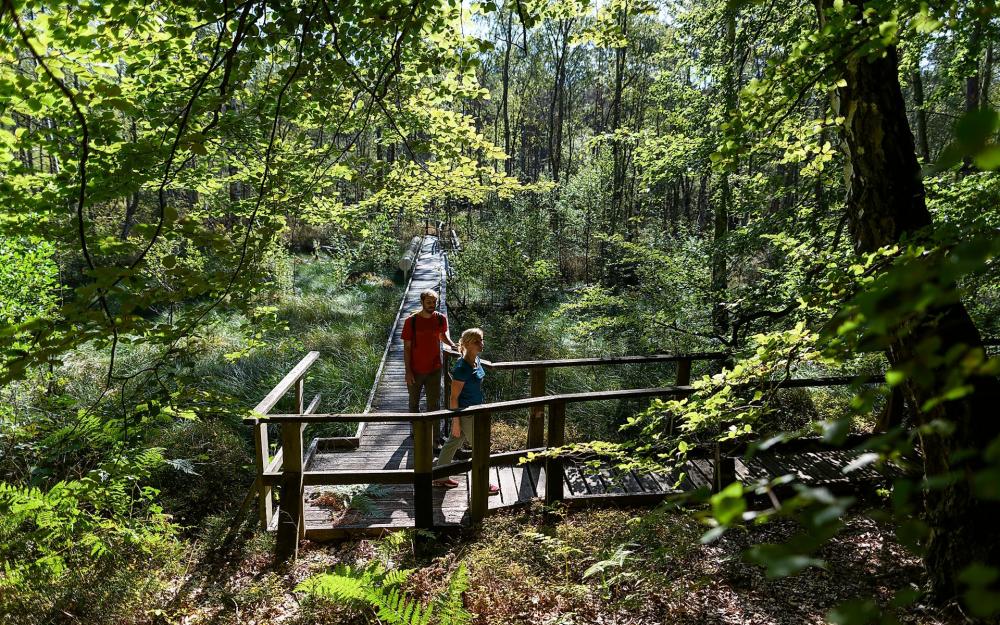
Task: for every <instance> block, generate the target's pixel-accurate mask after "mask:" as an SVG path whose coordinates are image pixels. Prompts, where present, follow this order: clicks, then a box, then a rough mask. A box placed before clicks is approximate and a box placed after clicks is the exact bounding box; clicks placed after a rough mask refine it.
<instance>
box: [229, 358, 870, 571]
mask: <svg viewBox="0 0 1000 625" xmlns="http://www.w3.org/2000/svg"><path fill="white" fill-rule="evenodd" d="M310 356H312V354H310ZM309 358H310V357H307V358H306V359H303V362H307V361H308V364H312V362H314V361H315V357H313V358H312V359H311V360H310V359H309ZM301 364H302V363H300V365H301ZM307 369H308V365H305V366H304V367H301V368H300V367H298V366H297V367H296V370H293V373H295V374H296V375H298V376H299V377H298V378H296V379H294V380H291V381H290V382H289V379H291V378H292V373H290V374H289V376H286V380H282V383H281V384H279V387H276V391H277V389H278V388H280V387H281V386H282V385H284V386H285V388H286V390H287V389H288V388H291V386H292V385H293V384H295V383H296V381H297V380H298V379H301V376H302V375H304V374H305V371H306V370H307ZM299 374H301V375H299ZM286 382H288V383H287V384H286ZM858 382H866V380H864V379H858V378H855V377H827V378H809V379H792V380H783V381H775V382H772V383H771V384H773V386H775V387H777V388H806V387H823V386H843V385H848V384H854V383H858ZM871 382H878V380H871ZM759 386H760V384H755V385H750V384H746V385H741V387H746V388H754V387H759ZM297 388H301V384H298V385H297ZM696 390H697V389H695V388H694V387H692V386H690V385H685V386H668V387H659V388H642V389H625V390H616V391H595V392H588V393H565V394H560V395H546V396H540V397H528V398H524V399H517V400H512V401H504V402H493V403H490V404H481V405H478V406H471V407H468V408H463V409H460V410H435V411H433V412H423V413H393V412H371V413H357V414H354V413H347V414H324V413H318V414H306V413H304V412H303V413H300V414H275V415H261V416H258V417H252V418H247V419H244V422H245V423H247V424H249V425H252V426H253V427H254V429H255V431H257V432H260V431H263V432H265V435H266V429H264V428H266V426H267V424H268V423H277V424H280V426H281V433H282V443H283V444H282V459H281V464H280V470H279V467H278V466H276V465H277V463H276V462H274V461H269V462H264V463H263V465H260V466H262V467H263V469H262V470H260V472H259V474H258V482H259V486H260V488H261V493H262V495H263V493H264V492H265V491H264V489H267V496H266V497H264V496H262V499H264V500H265V501H266V502H267V503H268V506H270V489H271V487H272V486H274V485H279V484H280V487H281V504H282V505H281V508H280V512H279V520H278V540H277V554H278V557H279V558H281V559H288V558H294V557H295V555H296V552H297V548H298V539H299V538H300V537H301V536H302V535H303V533H304V530H305V523H304V519H303V511H304V498H303V495H304V487H305V486H306V485H330V484H407V483H410V484H413V489H414V493H413V494H414V524H415V525H416V527H418V528H432V527H433V526H434V516H433V493H432V485H431V482H432V480H433V479H435V478H438V477H444V476H446V475H455V474H458V473H463V472H465V471H471V476H470V486H471V488H470V495H471V496H470V503H469V517H470V520H471V521H472V522H474V523H475V522H479V521H480V520H482V519H483V517H485V515H486V511H487V508H488V501H489V469H490V467H491V466H493V465H496V464H502V463H510V462H514V461H517V460H519V459H520V458H524V457H527V456H528V454H529V453H531V452H534V453H539V452H543V451H545V450H547V449H551V448H558V447H562V446H563V445H564V444H565V442H566V406H567V405H568V404H575V403H583V402H591V401H608V400H620V399H637V398H645V397H685V396H689V395H691V394H693V393H694V392H695V391H696ZM272 393H274V392H272ZM270 396H271V394H269V397H270ZM276 402H277V399H275V400H274V401H273V402H272V403H271V405H272V406H273V405H274V403H276ZM263 403H264V402H262V404H263ZM314 403H315V402H314ZM536 407H538V408H541V409H542V410H543V411H544V409H545V408H546V407H547V408H548V428H547V430H548V436H547V438H548V444H547V445H544V446H537V447H535V448H533V449H525V450H518V451H515V452H508V453H505V454H498V455H497V456H491V454H490V438H491V436H490V434H491V426H492V415H493V413H496V412H507V411H512V410H524V409H525V408H536ZM458 415H472V416H474V417H475V418H474V429H473V433H472V459H471V460H468V461H463V462H455V463H451V464H448V465H445V466H441V467H433V434H434V425H435V423H436V422H437V421H438V420H439V419H442V418H449V417H453V416H458ZM360 421H367V422H409V423H412V424H413V458H414V460H413V469H412V470H406V469H403V470H382V471H306V470H305V465H306V463H307V462H308V455H309V454H305V456H306V457H304V454H303V451H302V431H303V428H304V427H305V424H307V423H330V422H360ZM264 449H266V447H264ZM260 451H261V448H260V447H258V453H260ZM715 456H716V464H715V466H716V475H715V476H714V480H713V482H714V484H713V488H716V489H718V488H721V487H722V486H724V485H725V484H727V483H728V481H726V480H729V481H731V480H732V479H734V477H733V476H734V473H733V472H734V470H735V464H734V460H733V459H732V458H723V457H722V456H721V455H720V454H719V451H718V450H717V449H716V451H715ZM263 457H264V458H266V457H267V456H266V455H265V456H263ZM543 461H544V463H545V471H546V481H545V482H546V487H545V500H546V502H547V503H549V504H552V503H556V502H558V501H561V500H562V499H563V497H564V493H563V485H562V476H563V459H562V457H560V456H558V455H546V456H545V458H544V460H543Z"/></svg>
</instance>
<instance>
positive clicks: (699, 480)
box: [303, 236, 884, 540]
mask: <svg viewBox="0 0 1000 625" xmlns="http://www.w3.org/2000/svg"><path fill="white" fill-rule="evenodd" d="M445 287H446V283H445V276H444V258H443V253H442V250H441V248H440V245H439V243H438V240H437V238H436V237H432V236H426V237H424V239H423V242H422V247H421V250H420V255H419V257H418V259H417V262H416V263H415V266H414V270H413V277H412V280H411V281H410V284H409V286H408V288H407V291H406V293H405V294H404V296H403V298H404V299H403V303H402V309H401V310H402V312H401V314H400V315H399V318H398V319H397V322H396V324H395V327H394V328H393V330H392V338H391V341H390V342H389V346H388V350H387V352H386V358H385V361H384V362H383V363H382V367H381V371H380V375H379V378H378V379H377V380H376V381H375V388H374V391H373V400H372V402H371V408H370V412H407V411H408V405H407V403H408V402H407V393H406V385H405V382H404V367H403V343H402V339H401V337H400V332H401V330H402V320H403V319H405V318H406V316H407V315H408V314H409V313H410V312H412V311H414V310H417V309H418V308H419V306H420V301H419V300H420V292H421V291H423V290H424V289H427V288H432V289H435V290H437V291H439V292H441V294H442V297H441V299H440V306H441V308H440V310H441V312H442V313H444V314H446V315H447V307H446V302H447V300H446V297H445V296H446V293H444V290H445ZM460 331H461V329H460V328H451V332H452V336H453V337H454V336H457V335H458V333H460ZM442 397H444V395H443V394H442ZM425 409H426V406H425V403H424V402H423V401H421V410H425ZM359 432H360V434H359V437H358V447H357V448H356V449H342V448H337V447H334V446H333V445H328V444H326V443H325V442H324V441H323V440H322V439H319V440H314V441H312V444H311V445H308V446H307V447H308V451H307V452H306V454H305V470H306V471H329V472H338V471H343V472H352V473H357V472H376V471H392V470H400V469H413V438H412V436H411V425H410V424H409V423H389V422H378V423H374V422H373V423H367V424H362V425H361V427H360V428H359ZM857 455H858V454H857V452H854V453H851V452H847V451H819V452H812V453H796V454H794V455H778V454H773V453H769V454H761V455H758V456H757V457H755V458H754V459H753V460H752V461H750V462H749V464H744V463H743V462H742V461H741V460H739V459H737V460H736V461H735V471H736V476H735V477H736V478H737V479H739V480H740V481H742V482H744V483H747V484H749V483H753V482H755V481H757V480H761V479H771V478H773V477H777V476H781V475H787V474H790V475H792V476H795V477H796V478H797V479H798V480H799V481H802V482H803V483H806V484H810V485H829V486H836V485H839V484H846V483H848V482H859V481H868V482H870V481H877V480H880V479H884V476H882V475H881V474H879V473H878V472H877V471H875V470H874V469H873V468H872V467H870V466H861V467H858V468H855V469H853V470H850V471H846V469H849V468H851V463H852V462H853V461H854V460H855V459H856V456H857ZM714 471H715V467H714V463H713V461H711V460H692V461H690V462H689V463H688V464H687V465H686V471H685V475H684V476H682V478H681V479H680V481H678V479H677V477H676V476H673V475H665V474H659V473H652V474H641V473H636V472H632V471H630V472H626V473H618V472H616V471H614V470H612V469H610V468H607V467H605V468H601V469H600V470H598V471H596V472H595V471H593V470H588V469H587V468H585V466H584V464H583V463H582V462H575V461H573V460H570V459H567V461H566V462H565V464H564V478H563V479H564V484H563V490H564V493H565V501H566V503H567V504H569V505H575V504H586V503H593V502H597V501H600V502H605V503H606V502H608V501H609V500H610V501H612V502H615V501H617V502H618V503H623V504H627V503H635V504H641V503H650V502H652V501H656V500H659V499H662V498H663V497H665V496H667V495H670V494H673V493H677V492H680V491H687V490H694V489H697V488H703V487H711V484H712V480H713V474H714ZM454 479H456V481H458V482H459V486H458V487H457V488H453V489H446V488H440V487H436V488H435V489H434V496H433V507H434V525H435V526H440V527H448V526H460V525H463V524H466V523H468V519H469V514H468V508H469V501H470V492H469V484H470V474H469V473H465V474H459V475H456V476H455V477H454ZM545 479H546V476H545V469H544V468H543V467H542V466H541V465H539V464H532V465H510V464H507V465H504V464H500V465H498V466H493V467H491V468H490V481H491V482H492V483H493V484H496V485H497V486H499V487H500V493H499V494H498V495H495V496H493V497H490V498H489V509H490V510H497V509H500V508H507V507H511V506H518V505H523V504H526V503H528V502H530V501H531V500H533V499H538V498H544V496H545ZM336 488H339V487H333V486H306V487H305V497H304V500H305V507H304V517H305V518H304V520H305V527H304V532H303V533H304V536H305V537H306V538H312V539H317V540H322V539H329V538H338V537H342V536H345V535H351V534H358V533H380V532H382V531H385V530H388V529H393V528H395V529H399V528H404V527H405V528H410V527H414V521H415V519H414V516H415V515H414V490H413V485H412V482H410V483H401V484H384V485H380V486H377V487H375V488H374V489H373V491H372V495H371V496H370V497H368V499H369V501H370V502H371V503H370V505H369V506H367V507H366V509H365V510H364V511H363V512H362V511H360V510H350V509H349V510H347V511H346V512H345V511H343V510H336V509H334V508H333V507H330V506H328V505H324V503H323V502H324V501H329V499H328V498H324V497H323V491H328V490H331V489H336Z"/></svg>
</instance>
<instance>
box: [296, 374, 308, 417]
mask: <svg viewBox="0 0 1000 625" xmlns="http://www.w3.org/2000/svg"><path fill="white" fill-rule="evenodd" d="M305 411H306V379H305V376H303V377H301V378H299V381H298V382H296V383H295V412H296V414H302V413H303V412H305Z"/></svg>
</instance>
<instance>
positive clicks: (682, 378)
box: [677, 358, 691, 386]
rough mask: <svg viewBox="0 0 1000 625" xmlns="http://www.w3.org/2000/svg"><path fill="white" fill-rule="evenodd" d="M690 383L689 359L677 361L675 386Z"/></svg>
mask: <svg viewBox="0 0 1000 625" xmlns="http://www.w3.org/2000/svg"><path fill="white" fill-rule="evenodd" d="M689 384H691V359H690V358H685V359H684V360H678V361H677V386H688V385H689Z"/></svg>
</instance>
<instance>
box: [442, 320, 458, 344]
mask: <svg viewBox="0 0 1000 625" xmlns="http://www.w3.org/2000/svg"><path fill="white" fill-rule="evenodd" d="M438 338H440V339H441V342H442V343H444V344H445V345H447V346H448V347H450V348H452V349H453V350H455V351H458V345H455V341H453V340H451V326H450V325H448V318H447V317H445V318H444V331H443V332H441V334H440V336H439V337H438Z"/></svg>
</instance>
